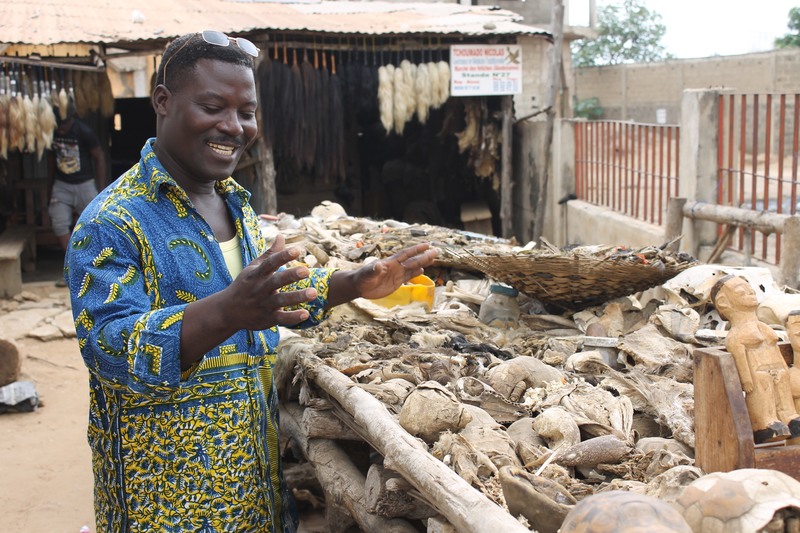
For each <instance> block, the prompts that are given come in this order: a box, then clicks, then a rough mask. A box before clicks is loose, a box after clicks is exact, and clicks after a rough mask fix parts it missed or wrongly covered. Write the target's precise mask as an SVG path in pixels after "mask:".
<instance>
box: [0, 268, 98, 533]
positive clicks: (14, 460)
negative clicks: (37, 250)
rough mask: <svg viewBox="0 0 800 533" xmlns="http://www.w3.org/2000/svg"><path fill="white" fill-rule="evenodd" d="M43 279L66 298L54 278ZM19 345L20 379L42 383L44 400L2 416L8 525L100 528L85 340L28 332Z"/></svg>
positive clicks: (56, 530) (42, 531) (0, 450)
mask: <svg viewBox="0 0 800 533" xmlns="http://www.w3.org/2000/svg"><path fill="white" fill-rule="evenodd" d="M36 285H37V287H36V289H37V290H44V288H45V286H47V290H48V292H53V293H56V294H57V293H61V295H62V296H64V297H66V292H67V291H66V289H56V288H55V286H54V284H53V283H49V284H46V283H37V284H36ZM26 288H27V289H28V290H30V289H31V288H32V287H31V286H30V285H27V286H26ZM0 333H7V332H0ZM16 344H17V347H18V348H19V351H20V356H21V357H22V374H21V376H20V379H21V380H30V381H33V382H34V384H35V385H36V391H37V393H38V395H39V398H40V400H41V402H42V406H41V407H40V408H39V409H37V410H36V411H35V412H32V413H6V414H0V465H2V475H0V502H2V508H3V512H2V513H0V531H9V532H11V531H25V532H30V533H78V531H79V530H80V528H81V527H82V526H84V525H87V526H89V528H90V530H91V531H94V512H93V508H92V469H91V459H90V453H89V445H88V444H87V442H86V421H87V413H88V408H89V386H88V371H87V370H86V367H85V366H84V364H83V361H82V359H81V356H80V352H79V351H78V344H77V341H76V340H75V339H74V338H72V339H57V340H52V341H47V342H43V341H40V340H36V339H31V338H27V337H26V338H22V339H19V340H17V341H16Z"/></svg>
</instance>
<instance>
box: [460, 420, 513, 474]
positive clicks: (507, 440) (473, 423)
mask: <svg viewBox="0 0 800 533" xmlns="http://www.w3.org/2000/svg"><path fill="white" fill-rule="evenodd" d="M464 408H465V409H466V410H467V412H468V413H469V414H470V416H471V417H472V420H470V422H469V423H468V424H467V425H466V426H465V427H464V429H462V430H461V431H459V435H461V436H462V437H464V439H466V440H467V441H468V442H469V443H470V444H471V445H472V447H473V448H475V449H476V450H479V451H481V452H483V453H484V454H486V456H487V457H488V458H489V459H491V461H492V463H493V464H494V465H495V466H496V467H498V468H500V467H502V466H522V464H521V463H520V461H519V458H518V457H517V453H516V450H515V449H514V441H513V440H511V437H510V436H509V435H508V433H506V431H505V428H503V426H501V425H500V424H498V423H497V422H495V420H494V418H492V417H491V416H490V415H489V414H488V413H486V412H485V411H483V410H482V409H481V408H480V407H475V406H474V405H465V406H464Z"/></svg>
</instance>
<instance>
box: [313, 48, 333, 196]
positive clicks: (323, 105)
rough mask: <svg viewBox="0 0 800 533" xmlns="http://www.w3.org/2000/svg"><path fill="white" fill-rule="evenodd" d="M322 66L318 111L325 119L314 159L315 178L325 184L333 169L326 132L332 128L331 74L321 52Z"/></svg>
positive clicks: (319, 81) (319, 73) (319, 71)
mask: <svg viewBox="0 0 800 533" xmlns="http://www.w3.org/2000/svg"><path fill="white" fill-rule="evenodd" d="M320 55H321V57H322V65H321V66H320V69H319V70H317V84H318V85H317V90H318V91H319V102H318V107H317V111H318V112H319V114H320V117H325V118H324V119H323V125H322V128H323V133H322V135H320V136H319V138H318V139H317V147H316V148H317V149H316V156H315V157H314V176H315V177H316V178H318V179H321V180H323V181H324V182H325V183H328V182H329V181H330V176H331V168H330V158H331V147H330V141H331V140H330V134H329V133H328V132H327V131H325V129H326V128H329V127H330V73H329V72H328V60H327V57H326V55H325V51H324V50H323V51H322V52H321V54H320Z"/></svg>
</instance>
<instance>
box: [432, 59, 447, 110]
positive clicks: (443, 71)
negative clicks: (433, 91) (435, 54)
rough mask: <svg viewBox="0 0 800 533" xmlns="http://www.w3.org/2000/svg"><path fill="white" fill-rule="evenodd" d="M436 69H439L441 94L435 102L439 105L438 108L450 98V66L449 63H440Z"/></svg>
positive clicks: (439, 93)
mask: <svg viewBox="0 0 800 533" xmlns="http://www.w3.org/2000/svg"><path fill="white" fill-rule="evenodd" d="M436 67H437V68H438V69H439V92H438V98H436V99H435V100H436V102H438V104H439V105H438V106H436V107H439V106H441V105H443V104H444V103H445V102H446V101H447V99H448V98H450V65H449V64H448V63H447V61H439V62H438V63H437V64H436Z"/></svg>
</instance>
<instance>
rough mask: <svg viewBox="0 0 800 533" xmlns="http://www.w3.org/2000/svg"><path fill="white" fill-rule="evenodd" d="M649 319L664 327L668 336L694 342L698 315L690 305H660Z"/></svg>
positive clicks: (698, 323) (698, 325)
mask: <svg viewBox="0 0 800 533" xmlns="http://www.w3.org/2000/svg"><path fill="white" fill-rule="evenodd" d="M650 321H651V322H652V323H654V324H656V325H658V326H661V327H662V328H664V329H665V330H666V332H667V334H669V336H670V337H672V338H673V339H676V340H678V341H680V342H689V343H692V342H696V340H695V338H694V334H695V333H696V332H697V330H698V329H700V315H699V314H697V311H695V310H694V309H692V308H691V307H679V306H677V305H674V304H667V305H662V306H660V307H659V308H658V309H657V310H656V312H655V313H654V314H653V315H652V316H651V317H650Z"/></svg>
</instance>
